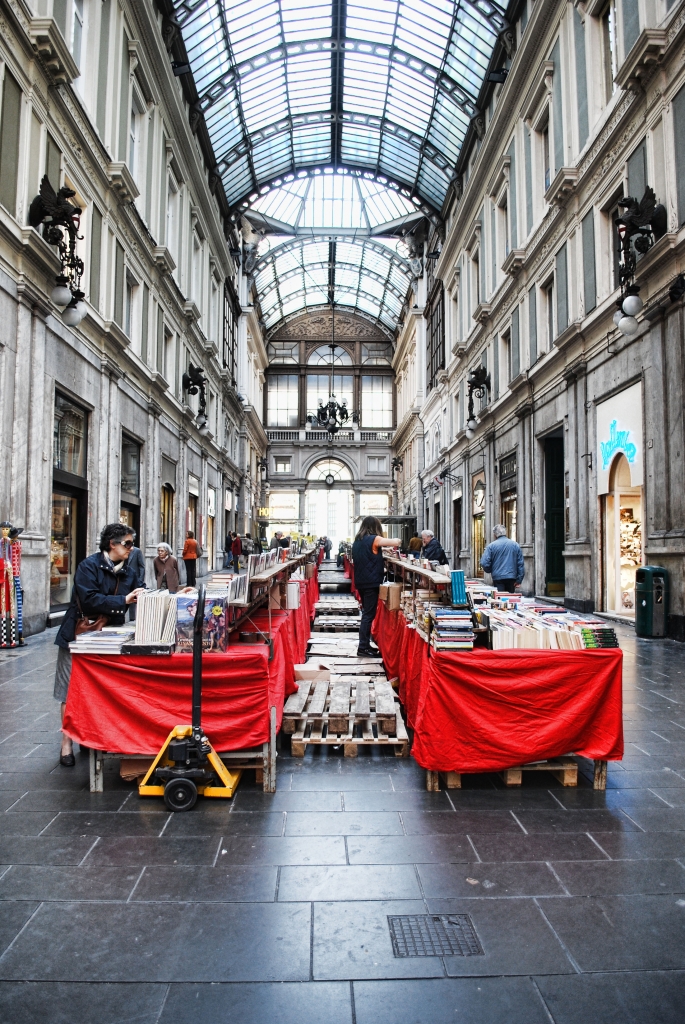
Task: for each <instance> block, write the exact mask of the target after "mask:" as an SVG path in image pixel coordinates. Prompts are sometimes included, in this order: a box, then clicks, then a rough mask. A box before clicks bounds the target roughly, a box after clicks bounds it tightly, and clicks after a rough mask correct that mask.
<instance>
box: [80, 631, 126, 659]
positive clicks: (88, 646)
mask: <svg viewBox="0 0 685 1024" xmlns="http://www.w3.org/2000/svg"><path fill="white" fill-rule="evenodd" d="M132 637H133V626H105V628H104V629H100V630H97V631H94V632H92V633H81V634H80V635H79V636H77V637H76V639H75V640H74V641H73V642H72V643H70V644H69V650H70V652H71V653H72V654H121V648H122V647H123V645H124V644H125V643H127V642H128V641H129V640H131V638H132Z"/></svg>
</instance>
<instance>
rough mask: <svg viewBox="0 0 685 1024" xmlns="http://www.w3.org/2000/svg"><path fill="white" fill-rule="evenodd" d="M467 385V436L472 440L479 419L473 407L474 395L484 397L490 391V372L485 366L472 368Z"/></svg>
mask: <svg viewBox="0 0 685 1024" xmlns="http://www.w3.org/2000/svg"><path fill="white" fill-rule="evenodd" d="M466 386H467V388H468V398H469V408H468V419H467V421H466V436H467V438H468V439H469V441H470V440H471V438H472V437H473V435H474V433H475V430H476V427H477V426H478V421H477V419H476V412H475V409H474V407H473V396H474V395H476V397H477V398H483V396H484V395H485V394H486V392H489V391H490V374H489V373H488V371H487V368H486V367H485V366H477V367H476V369H475V370H470V371H469V375H468V377H467V378H466Z"/></svg>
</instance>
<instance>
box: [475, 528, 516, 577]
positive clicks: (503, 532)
mask: <svg viewBox="0 0 685 1024" xmlns="http://www.w3.org/2000/svg"><path fill="white" fill-rule="evenodd" d="M492 534H493V536H494V538H495V539H494V540H493V542H492V544H488V546H487V547H486V549H485V551H484V552H483V557H482V558H481V560H480V564H481V568H482V569H485V571H486V572H489V573H491V574H492V583H493V586H495V587H496V588H497V589H498V590H500V591H505V592H507V593H509V594H513V593H514V590H515V589H516V587H518V586H519V584H520V583H522V582H523V577H524V575H525V565H524V563H523V552H522V551H521V548H520V547H519V545H518V544H517V543H516V541H515V540H510V538H509V537H507V529H506V526H503V525H502V524H501V523H499V524H498V525H497V526H495V527H494V528H493V531H492Z"/></svg>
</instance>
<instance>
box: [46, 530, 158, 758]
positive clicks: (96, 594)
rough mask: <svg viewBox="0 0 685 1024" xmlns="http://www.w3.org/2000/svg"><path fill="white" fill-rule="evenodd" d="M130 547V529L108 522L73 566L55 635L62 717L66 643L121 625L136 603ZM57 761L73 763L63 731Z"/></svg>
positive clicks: (68, 663)
mask: <svg viewBox="0 0 685 1024" xmlns="http://www.w3.org/2000/svg"><path fill="white" fill-rule="evenodd" d="M132 548H133V534H132V531H131V529H130V528H129V527H128V526H125V525H124V524H122V523H110V524H109V526H106V527H105V528H104V530H103V531H102V534H101V535H100V550H99V551H97V552H96V553H95V554H94V555H90V556H89V557H88V558H84V559H83V561H82V562H81V563H80V564H79V567H78V569H77V570H76V574H75V576H74V587H73V590H72V592H71V601H70V603H69V607H68V608H67V611H66V614H65V616H64V619H63V620H62V625H61V626H60V628H59V632H58V633H57V636H56V638H55V643H56V644H57V646H58V648H59V650H58V652H57V666H56V669H55V688H54V697H55V700H58V701H59V702H60V705H61V710H62V720H64V708H65V707H66V703H67V693H68V691H69V679H70V677H71V651H70V650H69V644H70V643H71V642H72V641H73V640H74V639H75V638H76V636H77V635H78V634H80V633H85V632H90V631H92V630H98V629H102V628H103V626H107V625H109V626H123V624H124V615H125V614H126V608H127V607H129V608H130V607H131V606H132V605H133V604H134V603H135V601H136V599H137V597H138V594H140V593H141V592H142V590H143V589H144V588H143V587H139V586H137V582H138V581H137V579H136V575H135V573H134V572H133V570H132V569H131V567H130V566H129V564H128V558H129V555H130V553H131V550H132ZM59 763H60V764H61V765H63V766H64V767H65V768H73V767H74V764H75V763H76V762H75V760H74V751H73V745H72V742H71V737H70V736H67V735H66V734H65V733H62V749H61V750H60V758H59Z"/></svg>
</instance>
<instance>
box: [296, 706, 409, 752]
mask: <svg viewBox="0 0 685 1024" xmlns="http://www.w3.org/2000/svg"><path fill="white" fill-rule="evenodd" d="M395 715H396V717H395V732H394V734H392V735H389V734H387V733H383V732H381V731H380V730H379V729H378V725H377V724H375V723H374V722H373V721H372V720H371V719H368V720H366V721H364V722H361V723H360V724H358V725H349V726H348V728H347V730H342V731H341V732H339V733H334V732H332V731H331V730H330V729H329V727H328V723H326V722H324V721H323V720H319V721H316V722H307V721H305V722H304V723H303V724H302V725H301V726H300V727H299V728H298V729H297V730H296V731H295V732H294V733H293V735H292V738H291V741H290V745H291V752H292V755H293V757H304V754H305V751H306V749H307V747H308V746H315V747H340V746H342V748H343V754H344V756H345V757H356V756H357V754H358V753H359V748H360V747H391V748H392V749H393V750H394V752H395V757H409V737H408V735H407V730H406V728H405V725H404V722H403V721H402V715H401V714H400V712H399V709H398V710H397V711H396V713H395Z"/></svg>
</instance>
